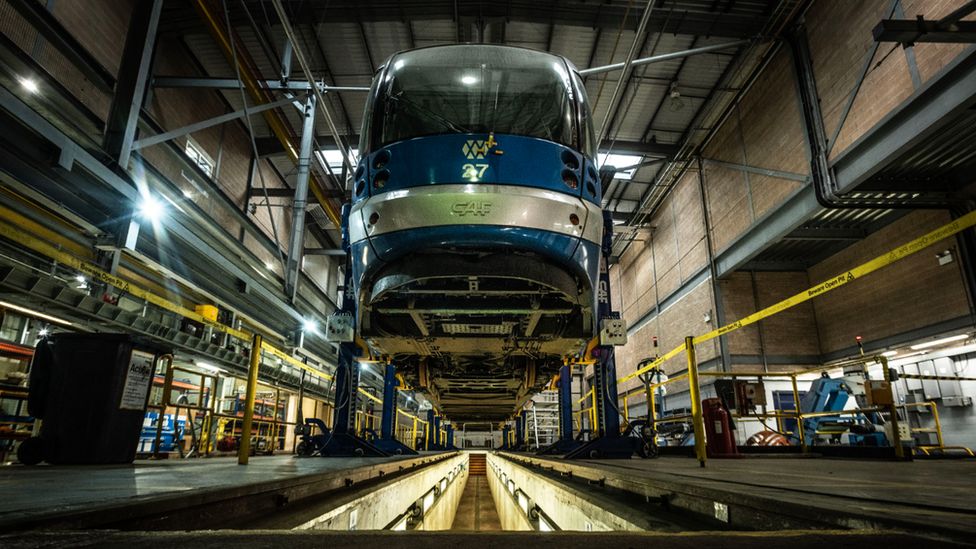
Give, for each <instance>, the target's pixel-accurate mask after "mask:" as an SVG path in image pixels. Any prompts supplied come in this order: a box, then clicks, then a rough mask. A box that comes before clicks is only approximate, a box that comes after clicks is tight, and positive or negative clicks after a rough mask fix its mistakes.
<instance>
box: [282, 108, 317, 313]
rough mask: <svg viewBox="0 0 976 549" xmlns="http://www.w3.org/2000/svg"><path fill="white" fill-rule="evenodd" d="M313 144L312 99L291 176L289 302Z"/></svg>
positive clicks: (295, 280) (293, 288)
mask: <svg viewBox="0 0 976 549" xmlns="http://www.w3.org/2000/svg"><path fill="white" fill-rule="evenodd" d="M314 141H315V96H309V98H308V100H307V101H306V102H305V113H304V122H303V125H302V142H301V146H300V149H299V153H298V172H297V174H296V176H295V198H294V201H293V202H292V215H291V234H290V235H289V238H288V261H287V265H286V268H285V294H286V295H287V296H288V299H290V300H291V301H292V302H294V301H295V296H296V294H297V293H298V277H299V273H300V272H301V268H302V252H303V251H304V249H305V205H306V204H307V203H308V180H309V175H310V173H311V166H312V144H313V142H314Z"/></svg>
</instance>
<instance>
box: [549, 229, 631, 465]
mask: <svg viewBox="0 0 976 549" xmlns="http://www.w3.org/2000/svg"><path fill="white" fill-rule="evenodd" d="M612 247H613V218H612V217H611V216H610V212H609V211H604V212H603V246H602V249H601V251H602V255H603V257H602V258H601V259H602V260H601V261H600V281H599V288H598V301H597V318H598V319H599V323H598V325H597V330H596V331H597V333H598V334H599V331H600V329H601V326H600V325H601V324H602V323H603V321H605V320H610V319H617V318H620V314H619V313H617V312H614V311H612V310H611V308H610V273H609V270H608V265H609V264H610V253H611V250H612ZM597 337H598V338H599V335H597ZM597 343H598V345H597V346H596V347H595V348H593V350H592V351H591V355H592V357H593V359H595V361H596V362H595V363H594V364H593V391H594V393H595V394H596V398H595V399H594V401H595V403H596V420H597V421H596V426H595V427H596V428H595V429H594V433H593V435H594V436H595V438H594V439H593V440H591V441H590V442H588V443H586V444H584V445H582V446H580V447H579V448H577V449H576V450H573V451H572V452H570V453H568V454H566V456H565V457H566V459H581V458H583V459H587V458H589V459H592V458H609V459H629V458H630V457H631V456H633V455H634V452H635V451H636V450H637V445H638V444H639V443H640V440H639V439H638V438H636V437H630V436H621V433H620V410H619V409H618V407H617V366H616V363H615V360H614V351H613V346H612V345H599V341H597Z"/></svg>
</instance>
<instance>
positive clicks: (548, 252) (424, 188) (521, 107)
mask: <svg viewBox="0 0 976 549" xmlns="http://www.w3.org/2000/svg"><path fill="white" fill-rule="evenodd" d="M594 141H595V137H594V132H593V123H592V120H591V113H590V108H589V104H588V102H587V98H586V92H585V89H584V87H583V84H582V81H581V79H580V76H579V74H578V72H577V70H576V68H575V67H574V66H573V65H572V63H571V62H569V61H568V60H567V59H565V58H563V57H559V56H556V55H552V54H549V53H544V52H540V51H534V50H529V49H524V48H518V47H510V46H498V45H480V44H479V45H449V46H435V47H429V48H421V49H415V50H411V51H405V52H401V53H397V54H395V55H393V56H392V57H390V58H389V59H388V60H387V61H386V62H385V63H384V64H383V66H382V67H381V68H380V69H379V70H378V71H377V72H376V75H375V76H374V79H373V82H372V86H371V88H370V92H369V95H368V99H367V104H366V110H365V115H364V119H363V127H362V132H361V142H360V149H359V150H360V153H361V160H360V162H359V165H358V166H357V169H356V171H355V174H354V178H353V183H352V186H353V197H352V205H351V208H349V209H347V212H346V215H347V216H348V218H347V231H348V233H347V238H348V242H349V245H350V249H351V258H352V263H351V269H352V273H351V275H352V276H351V281H352V294H351V295H353V296H354V298H355V300H356V311H357V312H356V315H357V319H356V322H357V324H358V326H359V333H360V335H361V337H363V338H364V339H365V340H366V341H367V342H368V343H369V344H370V345H371V346H372V347H373V348H375V349H378V350H379V351H381V352H382V353H384V354H386V355H388V356H391V357H395V359H396V361H397V364H398V368H400V367H401V365H402V366H403V367H405V368H406V369H407V370H408V371H409V372H412V374H411V378H412V379H413V380H414V381H415V382H416V383H418V384H419V385H420V386H421V387H425V388H427V389H428V391H429V392H430V394H431V395H432V396H433V397H434V398H435V400H436V401H437V403H438V404H439V406H440V407H441V409H442V410H443V411H444V412H446V413H447V414H448V415H449V416H450V417H452V418H453V419H462V418H470V419H475V418H477V419H488V420H494V419H498V420H500V419H504V417H506V416H507V415H509V414H511V412H512V410H513V409H514V408H515V407H517V406H519V405H521V403H522V402H523V401H524V400H525V399H527V398H528V397H529V396H530V394H531V392H533V391H534V390H537V389H538V388H539V386H540V384H541V383H543V381H545V380H546V379H548V377H550V375H551V374H553V373H555V371H556V370H557V369H558V368H559V366H560V365H561V364H562V359H563V357H565V356H568V355H572V354H575V353H577V352H578V351H579V350H580V348H581V346H583V345H585V342H586V341H588V340H589V339H591V338H592V337H593V336H594V335H595V333H596V329H597V318H596V317H597V293H598V292H597V290H596V289H597V287H598V283H597V281H598V278H599V270H600V260H601V253H600V252H601V248H600V244H601V239H602V236H603V230H604V225H603V214H602V210H601V206H600V198H601V197H600V192H601V189H600V179H599V174H598V167H597V165H596V143H595V142H594Z"/></svg>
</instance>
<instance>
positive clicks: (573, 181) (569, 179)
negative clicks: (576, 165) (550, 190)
mask: <svg viewBox="0 0 976 549" xmlns="http://www.w3.org/2000/svg"><path fill="white" fill-rule="evenodd" d="M563 183H565V184H566V186H567V187H569V188H570V189H578V188H579V178H577V177H576V172H573V171H570V170H563Z"/></svg>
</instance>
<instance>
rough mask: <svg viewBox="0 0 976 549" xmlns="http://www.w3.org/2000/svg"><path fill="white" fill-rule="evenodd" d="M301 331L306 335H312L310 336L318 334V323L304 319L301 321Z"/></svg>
mask: <svg viewBox="0 0 976 549" xmlns="http://www.w3.org/2000/svg"><path fill="white" fill-rule="evenodd" d="M302 331H304V332H305V333H307V334H308V333H312V334H314V333H318V331H319V323H318V321H317V320H315V319H314V318H306V319H305V320H303V321H302Z"/></svg>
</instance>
